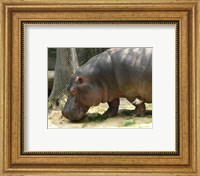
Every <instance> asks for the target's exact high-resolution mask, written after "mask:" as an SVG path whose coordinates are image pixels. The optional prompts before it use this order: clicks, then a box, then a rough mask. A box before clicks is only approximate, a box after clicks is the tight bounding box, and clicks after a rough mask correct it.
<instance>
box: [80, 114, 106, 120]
mask: <svg viewBox="0 0 200 176" xmlns="http://www.w3.org/2000/svg"><path fill="white" fill-rule="evenodd" d="M106 119H107V117H105V116H103V115H101V114H99V113H97V114H95V115H93V116H92V117H91V116H88V115H86V116H85V120H84V122H103V121H104V120H106Z"/></svg>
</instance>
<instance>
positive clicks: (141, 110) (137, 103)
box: [132, 98, 146, 116]
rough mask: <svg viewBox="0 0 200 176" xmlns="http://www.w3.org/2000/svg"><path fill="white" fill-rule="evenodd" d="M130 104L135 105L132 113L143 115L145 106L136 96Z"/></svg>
mask: <svg viewBox="0 0 200 176" xmlns="http://www.w3.org/2000/svg"><path fill="white" fill-rule="evenodd" d="M132 104H133V105H134V106H135V110H134V111H133V113H134V114H135V115H136V116H145V114H146V107H145V104H144V102H143V101H141V100H139V99H137V98H136V99H135V101H134V102H133V103H132Z"/></svg>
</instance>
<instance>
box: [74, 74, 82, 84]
mask: <svg viewBox="0 0 200 176" xmlns="http://www.w3.org/2000/svg"><path fill="white" fill-rule="evenodd" d="M75 82H76V83H77V84H81V83H82V82H83V79H82V78H81V77H80V76H77V77H76V78H75Z"/></svg>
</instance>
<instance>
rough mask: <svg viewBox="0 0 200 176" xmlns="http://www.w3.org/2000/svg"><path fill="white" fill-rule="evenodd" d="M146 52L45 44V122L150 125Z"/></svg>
mask: <svg viewBox="0 0 200 176" xmlns="http://www.w3.org/2000/svg"><path fill="white" fill-rule="evenodd" d="M152 53H153V47H132V48H48V74H47V75H48V128H152Z"/></svg>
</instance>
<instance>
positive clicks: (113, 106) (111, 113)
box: [103, 98, 119, 117]
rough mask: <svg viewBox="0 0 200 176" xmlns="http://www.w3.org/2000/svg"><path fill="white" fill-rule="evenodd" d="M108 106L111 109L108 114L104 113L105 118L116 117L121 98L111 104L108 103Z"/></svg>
mask: <svg viewBox="0 0 200 176" xmlns="http://www.w3.org/2000/svg"><path fill="white" fill-rule="evenodd" d="M108 106H109V108H108V109H107V111H106V112H104V113H103V116H105V117H112V116H116V115H117V112H118V109H119V98H116V99H114V100H112V101H111V102H108Z"/></svg>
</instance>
